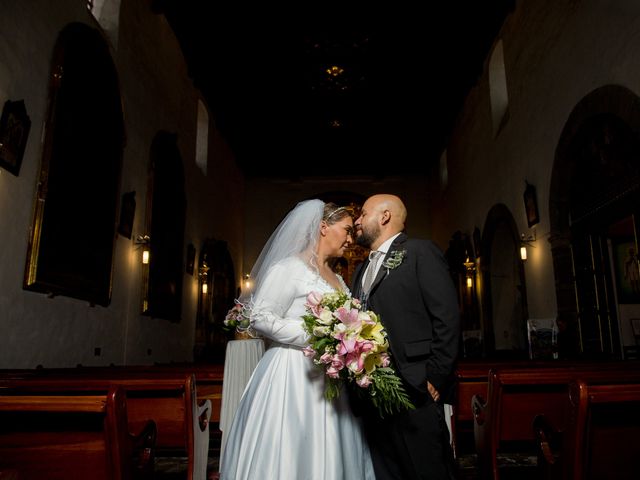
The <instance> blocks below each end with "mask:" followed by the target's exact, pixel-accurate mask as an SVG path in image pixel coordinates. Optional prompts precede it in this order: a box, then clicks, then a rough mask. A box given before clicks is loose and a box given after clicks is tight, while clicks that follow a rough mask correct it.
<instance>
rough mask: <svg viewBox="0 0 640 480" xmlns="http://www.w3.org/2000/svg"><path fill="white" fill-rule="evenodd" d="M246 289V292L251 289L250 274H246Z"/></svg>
mask: <svg viewBox="0 0 640 480" xmlns="http://www.w3.org/2000/svg"><path fill="white" fill-rule="evenodd" d="M244 288H245V290H250V289H251V276H250V275H249V274H248V273H245V274H244Z"/></svg>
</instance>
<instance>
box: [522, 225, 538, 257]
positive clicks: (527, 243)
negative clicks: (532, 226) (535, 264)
mask: <svg viewBox="0 0 640 480" xmlns="http://www.w3.org/2000/svg"><path fill="white" fill-rule="evenodd" d="M535 241H536V232H535V230H534V231H533V235H525V234H524V233H522V234H520V260H522V261H523V262H526V261H527V247H534V246H535V245H532V243H533V242H535Z"/></svg>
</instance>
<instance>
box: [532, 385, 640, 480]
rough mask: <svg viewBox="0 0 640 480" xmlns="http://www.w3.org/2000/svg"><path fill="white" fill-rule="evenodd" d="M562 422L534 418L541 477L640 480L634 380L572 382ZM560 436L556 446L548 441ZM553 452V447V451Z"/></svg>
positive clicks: (639, 389) (639, 393) (639, 400)
mask: <svg viewBox="0 0 640 480" xmlns="http://www.w3.org/2000/svg"><path fill="white" fill-rule="evenodd" d="M567 404H568V416H567V419H566V422H564V431H563V430H561V428H563V423H560V424H558V423H555V424H554V423H553V422H551V421H550V420H549V419H548V418H547V416H546V415H538V416H537V417H536V419H535V421H534V424H535V425H536V428H537V429H539V430H540V431H539V432H538V433H540V434H541V438H543V439H544V440H545V441H546V442H547V443H546V444H544V443H542V444H541V447H542V448H541V461H542V462H543V467H544V470H543V471H544V472H545V478H550V479H551V478H563V479H567V480H584V479H598V478H607V479H608V478H616V479H629V480H630V479H634V480H635V479H637V478H640V462H639V459H640V442H638V438H639V437H640V384H638V383H610V384H606V385H589V384H588V383H587V382H585V381H584V380H576V381H573V382H572V383H571V385H570V387H569V396H568V398H567ZM553 437H555V438H558V437H560V438H561V441H560V442H559V443H561V445H562V446H561V448H559V449H558V446H557V445H551V444H550V443H549V441H550V439H552V438H553ZM554 450H555V451H554Z"/></svg>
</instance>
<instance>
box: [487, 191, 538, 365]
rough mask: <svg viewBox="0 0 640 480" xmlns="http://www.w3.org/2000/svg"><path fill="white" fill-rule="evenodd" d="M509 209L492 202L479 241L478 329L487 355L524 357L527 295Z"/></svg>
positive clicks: (514, 229)
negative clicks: (479, 298)
mask: <svg viewBox="0 0 640 480" xmlns="http://www.w3.org/2000/svg"><path fill="white" fill-rule="evenodd" d="M519 250H520V238H519V236H518V229H517V226H516V222H515V220H514V218H513V215H512V213H511V211H510V210H509V209H508V208H507V206H506V205H503V204H497V205H494V206H493V207H492V208H491V210H490V211H489V213H488V214H487V219H486V221H485V224H484V229H483V234H482V241H481V258H482V261H481V263H480V265H481V277H482V280H481V281H482V292H483V294H482V299H481V312H482V320H481V323H482V331H483V337H484V341H485V355H486V356H487V357H526V352H527V349H526V331H527V326H526V323H527V317H528V309H527V295H526V286H525V275H524V268H523V265H522V261H521V260H520V257H519Z"/></svg>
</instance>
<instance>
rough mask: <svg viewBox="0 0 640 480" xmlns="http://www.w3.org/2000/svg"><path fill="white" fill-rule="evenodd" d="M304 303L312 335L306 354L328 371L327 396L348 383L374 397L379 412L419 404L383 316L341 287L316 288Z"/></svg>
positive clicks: (388, 412)
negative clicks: (399, 368)
mask: <svg viewBox="0 0 640 480" xmlns="http://www.w3.org/2000/svg"><path fill="white" fill-rule="evenodd" d="M305 307H306V310H307V313H306V314H305V315H303V316H302V318H303V320H304V328H305V330H306V331H307V333H309V335H311V338H310V339H309V345H308V346H307V347H306V348H305V349H304V354H305V356H307V357H309V358H312V359H313V362H314V363H315V364H316V365H318V366H319V367H320V368H322V369H323V370H324V373H325V375H326V376H327V378H326V380H327V382H326V390H325V397H326V398H327V399H328V400H332V399H334V398H336V397H337V396H338V395H339V394H340V384H341V383H347V384H349V385H350V386H353V387H354V388H356V390H357V391H358V392H359V393H360V394H361V395H362V394H364V396H366V397H367V398H369V400H370V401H371V402H372V403H373V405H374V407H376V408H377V410H378V412H379V413H380V416H384V414H392V413H394V412H399V411H401V410H408V409H412V408H414V406H413V405H412V403H411V401H410V399H409V396H408V395H407V392H406V391H405V389H404V387H403V386H402V381H401V380H400V378H399V377H398V376H397V375H396V373H395V370H394V369H393V367H392V366H391V358H390V356H389V353H388V349H389V342H388V341H387V334H386V332H385V331H384V328H383V326H382V323H380V318H379V317H378V315H376V314H375V313H374V312H372V311H363V310H362V305H361V303H360V301H359V300H358V299H356V298H351V297H350V296H349V295H348V294H346V293H344V292H341V291H334V292H331V293H326V294H324V295H323V294H321V293H318V292H311V293H310V294H309V295H308V296H307V303H306V304H305Z"/></svg>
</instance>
